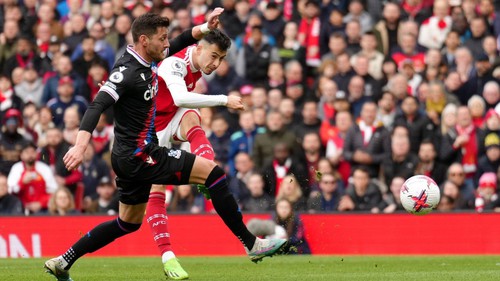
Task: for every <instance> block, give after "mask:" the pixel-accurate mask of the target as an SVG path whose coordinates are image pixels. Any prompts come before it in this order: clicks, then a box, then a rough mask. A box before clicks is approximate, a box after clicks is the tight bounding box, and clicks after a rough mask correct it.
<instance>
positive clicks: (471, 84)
mask: <svg viewBox="0 0 500 281" xmlns="http://www.w3.org/2000/svg"><path fill="white" fill-rule="evenodd" d="M473 62H474V58H473V56H472V52H471V51H470V50H469V49H467V48H466V47H459V48H458V49H457V50H456V51H455V63H456V65H457V66H456V69H455V71H456V72H457V73H458V74H459V77H460V81H461V84H460V87H459V88H458V89H456V90H454V94H455V95H456V96H457V97H458V99H459V100H460V103H461V104H463V105H464V104H467V101H468V100H469V98H470V97H472V96H473V95H474V94H475V93H476V91H477V70H476V68H475V66H474V63H473Z"/></svg>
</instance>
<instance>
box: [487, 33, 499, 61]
mask: <svg viewBox="0 0 500 281" xmlns="http://www.w3.org/2000/svg"><path fill="white" fill-rule="evenodd" d="M497 48H498V44H497V40H496V38H495V37H494V36H492V35H489V36H486V37H485V38H484V40H483V50H484V54H485V55H486V56H487V57H488V61H489V62H490V64H491V65H493V66H498V64H499V62H500V61H499V58H498V50H497Z"/></svg>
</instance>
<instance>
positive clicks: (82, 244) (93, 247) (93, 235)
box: [62, 218, 141, 270]
mask: <svg viewBox="0 0 500 281" xmlns="http://www.w3.org/2000/svg"><path fill="white" fill-rule="evenodd" d="M140 227H141V224H135V223H128V222H124V221H122V220H121V219H120V218H116V219H114V220H112V221H107V222H103V223H101V224H100V225H98V226H96V227H94V228H93V229H92V230H90V231H89V232H87V234H85V235H84V236H83V237H82V238H80V240H78V241H77V242H76V243H75V244H74V245H73V246H72V247H71V248H69V249H68V251H67V252H66V253H64V255H62V257H63V258H64V260H65V261H66V262H67V263H68V265H67V266H66V267H65V268H64V269H66V270H67V269H69V268H70V267H71V266H72V265H73V263H75V261H76V260H77V259H79V258H80V257H81V256H83V255H85V254H87V253H92V252H94V251H97V250H99V249H100V248H102V247H104V246H106V245H108V244H109V243H111V242H113V241H114V240H115V239H116V238H119V237H122V236H123V235H126V234H129V233H132V232H134V231H136V230H138V229H139V228H140Z"/></svg>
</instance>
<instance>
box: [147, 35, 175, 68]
mask: <svg viewBox="0 0 500 281" xmlns="http://www.w3.org/2000/svg"><path fill="white" fill-rule="evenodd" d="M167 31H168V30H167V28H166V27H158V28H157V30H156V33H155V34H153V35H152V36H151V37H146V38H147V39H146V41H147V47H146V51H147V54H148V55H149V57H150V58H151V59H152V60H153V61H155V62H160V61H161V60H163V59H164V58H165V57H166V53H165V50H166V49H167V48H168V47H170V43H169V42H168V32H167Z"/></svg>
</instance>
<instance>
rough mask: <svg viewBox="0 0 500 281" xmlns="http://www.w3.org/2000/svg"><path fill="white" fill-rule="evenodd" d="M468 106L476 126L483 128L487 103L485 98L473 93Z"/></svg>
mask: <svg viewBox="0 0 500 281" xmlns="http://www.w3.org/2000/svg"><path fill="white" fill-rule="evenodd" d="M467 107H468V108H469V112H470V115H471V117H472V123H473V124H474V126H475V127H476V128H480V129H483V128H484V125H485V124H484V121H485V114H486V103H485V101H484V99H483V98H482V97H480V96H479V95H473V96H472V97H470V99H469V101H468V102H467Z"/></svg>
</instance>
